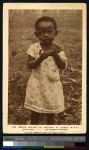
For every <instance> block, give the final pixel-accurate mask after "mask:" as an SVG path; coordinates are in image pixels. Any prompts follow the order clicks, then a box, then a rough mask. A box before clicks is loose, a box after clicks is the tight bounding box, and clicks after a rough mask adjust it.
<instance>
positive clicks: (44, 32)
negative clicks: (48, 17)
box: [35, 21, 58, 45]
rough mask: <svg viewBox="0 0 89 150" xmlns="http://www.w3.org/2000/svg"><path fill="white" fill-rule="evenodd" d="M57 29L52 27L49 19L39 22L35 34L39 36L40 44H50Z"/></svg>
mask: <svg viewBox="0 0 89 150" xmlns="http://www.w3.org/2000/svg"><path fill="white" fill-rule="evenodd" d="M57 33H58V31H57V30H56V29H55V28H54V24H53V23H52V22H50V21H43V22H40V23H39V27H38V29H37V31H36V32H35V35H36V36H37V37H38V38H39V40H40V41H41V43H42V44H45V45H50V44H51V43H52V41H53V40H54V37H55V36H56V35H57Z"/></svg>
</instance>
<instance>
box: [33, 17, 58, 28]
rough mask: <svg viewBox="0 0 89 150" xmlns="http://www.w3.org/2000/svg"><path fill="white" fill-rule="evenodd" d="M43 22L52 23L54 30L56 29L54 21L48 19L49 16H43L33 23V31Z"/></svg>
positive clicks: (50, 18)
mask: <svg viewBox="0 0 89 150" xmlns="http://www.w3.org/2000/svg"><path fill="white" fill-rule="evenodd" d="M43 21H49V22H52V23H53V24H54V28H55V30H56V29H57V23H56V21H55V20H54V18H52V17H49V16H43V17H40V18H39V19H37V20H36V22H35V29H36V30H37V29H38V27H39V23H41V22H43Z"/></svg>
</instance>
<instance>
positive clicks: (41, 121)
mask: <svg viewBox="0 0 89 150" xmlns="http://www.w3.org/2000/svg"><path fill="white" fill-rule="evenodd" d="M46 124H47V114H45V113H40V114H39V125H46Z"/></svg>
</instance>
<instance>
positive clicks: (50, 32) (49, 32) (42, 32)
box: [38, 31, 53, 35]
mask: <svg viewBox="0 0 89 150" xmlns="http://www.w3.org/2000/svg"><path fill="white" fill-rule="evenodd" d="M38 33H39V34H40V35H42V34H44V33H48V34H52V33H53V31H47V32H44V31H41V32H38Z"/></svg>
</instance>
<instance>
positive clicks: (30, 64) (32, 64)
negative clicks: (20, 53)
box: [27, 53, 48, 69]
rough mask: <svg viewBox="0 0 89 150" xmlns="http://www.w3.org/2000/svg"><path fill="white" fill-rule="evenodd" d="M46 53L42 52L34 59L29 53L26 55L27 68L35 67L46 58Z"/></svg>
mask: <svg viewBox="0 0 89 150" xmlns="http://www.w3.org/2000/svg"><path fill="white" fill-rule="evenodd" d="M47 57H48V55H47V54H46V53H42V54H41V55H40V57H39V58H37V59H35V58H34V57H32V56H31V55H29V57H28V61H27V66H28V68H29V69H34V68H36V67H37V66H38V65H39V64H40V63H41V62H42V61H43V60H44V59H46V58H47Z"/></svg>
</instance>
